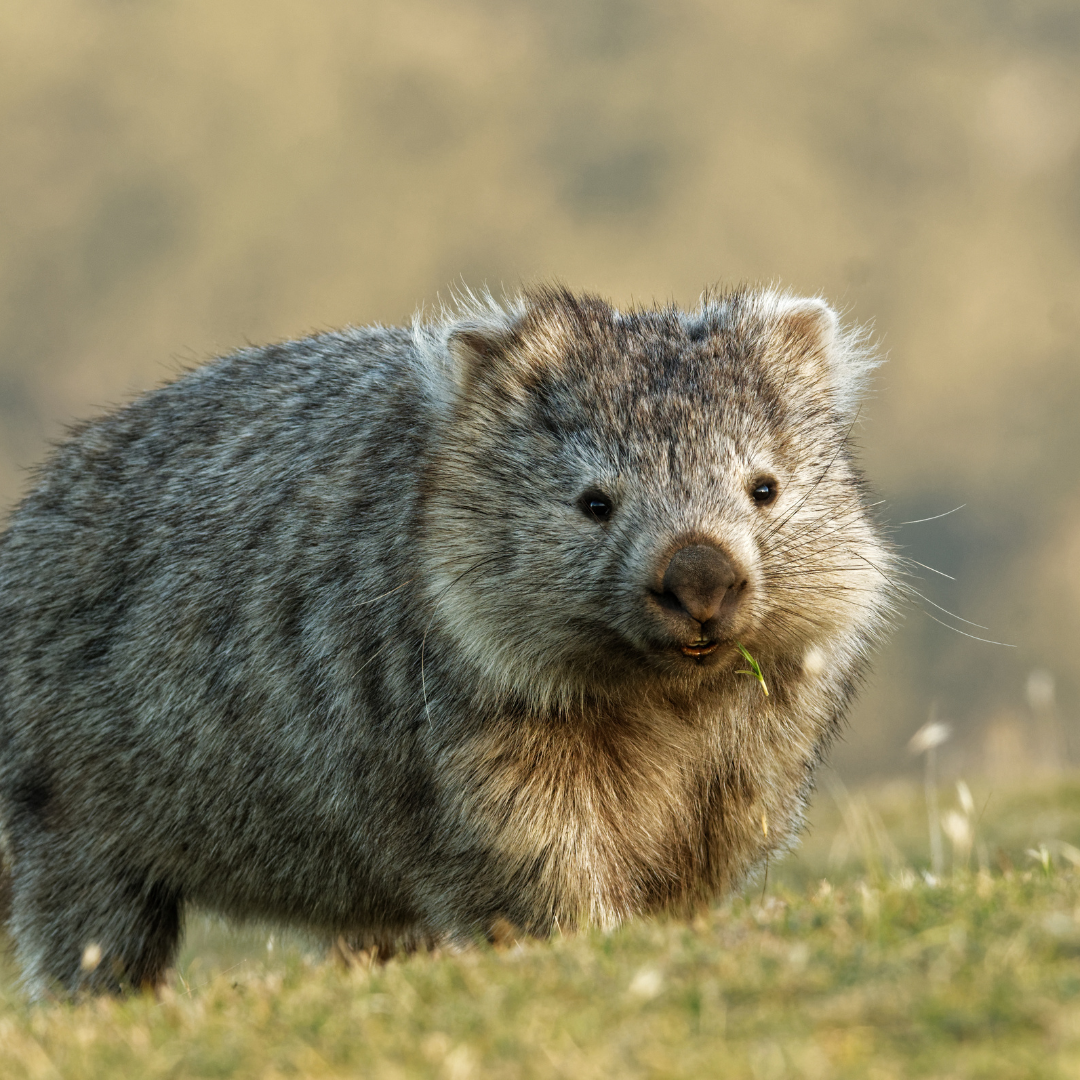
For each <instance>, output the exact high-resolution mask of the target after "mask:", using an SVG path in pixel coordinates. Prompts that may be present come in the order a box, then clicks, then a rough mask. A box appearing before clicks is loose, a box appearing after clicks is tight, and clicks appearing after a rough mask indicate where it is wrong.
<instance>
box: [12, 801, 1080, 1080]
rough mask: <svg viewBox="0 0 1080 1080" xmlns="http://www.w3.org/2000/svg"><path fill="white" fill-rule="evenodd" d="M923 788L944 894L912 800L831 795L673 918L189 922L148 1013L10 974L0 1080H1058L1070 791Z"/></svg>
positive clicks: (1076, 1048)
mask: <svg viewBox="0 0 1080 1080" xmlns="http://www.w3.org/2000/svg"><path fill="white" fill-rule="evenodd" d="M941 795H942V802H943V805H944V806H945V807H946V808H947V812H956V813H963V812H964V808H963V805H962V804H963V802H965V801H966V802H967V805H968V807H969V808H972V813H971V815H970V816H971V819H972V820H971V821H970V838H971V842H970V843H966V844H965V843H962V842H961V843H954V845H953V851H952V855H953V858H954V862H955V865H952V866H947V867H946V871H945V873H944V874H942V875H941V877H940V878H939V879H935V878H933V877H932V876H929V875H928V873H927V867H928V861H927V854H926V852H927V841H926V835H927V834H926V813H925V808H924V805H923V802H922V799H921V791H919V790H917V789H915V788H914V787H905V786H893V787H889V788H883V789H878V790H876V791H874V792H873V793H869V792H856V793H851V794H849V793H847V792H845V791H844V790H843V789H842V788H841V787H839V785H838V784H835V783H834V785H833V788H832V791H831V793H830V792H829V791H827V790H826V791H825V792H823V796H822V798H821V799H819V804H818V806H817V808H816V811H815V825H814V828H813V829H812V831H811V832H810V834H809V836H808V838H807V842H806V845H805V847H804V849H803V850H802V852H801V853H800V854H799V855H798V856H795V857H791V858H789V859H788V860H786V861H785V862H784V863H782V864H780V865H774V866H773V867H772V868H771V869H770V874H769V881H768V883H767V884H764V883H762V882H760V881H759V882H758V883H757V884H756V885H755V886H754V887H753V888H752V889H749V890H748V891H747V892H746V893H745V894H744V895H743V896H740V897H737V898H734V899H732V900H730V901H728V902H726V903H724V904H721V905H719V906H717V907H715V908H714V909H712V910H710V911H708V912H706V913H703V914H701V915H700V916H699V917H697V918H696V919H694V920H692V921H690V922H685V921H679V920H673V919H670V920H669V919H664V920H640V921H637V922H635V923H632V924H631V925H629V926H626V927H624V928H622V929H621V930H619V931H618V932H616V933H613V934H608V935H605V934H600V933H592V934H583V935H580V936H577V937H567V938H556V939H554V940H552V941H550V942H530V943H526V944H523V945H516V946H513V947H511V948H509V949H506V950H495V949H491V948H482V949H477V950H473V951H471V952H467V953H461V954H453V955H441V956H429V955H418V956H414V957H412V958H410V959H407V960H403V961H395V962H391V963H389V964H387V965H386V966H384V967H377V968H366V967H362V966H361V967H354V968H351V969H350V968H345V967H343V966H340V965H336V964H331V963H325V962H324V960H323V957H324V955H325V952H324V950H323V948H322V947H321V946H320V945H318V943H315V942H310V941H307V940H305V939H303V938H301V937H297V936H293V935H282V934H280V932H278V933H275V935H274V936H273V938H272V939H271V937H270V932H269V931H268V930H265V929H258V930H256V929H252V928H248V929H246V930H241V931H231V930H229V929H228V928H227V927H226V926H224V925H223V924H221V923H220V922H217V921H215V920H210V919H207V918H203V917H196V918H194V919H193V920H192V922H191V926H190V932H189V937H188V943H187V945H186V947H185V950H184V953H183V956H182V958H181V962H180V965H179V967H178V971H177V973H176V975H175V976H174V977H173V978H172V980H171V981H170V983H169V985H168V987H167V989H166V990H165V992H164V993H163V994H162V995H161V996H160V998H158V999H154V998H152V997H136V998H133V999H129V1000H122V1001H116V1000H111V999H106V1000H96V1001H87V1002H81V1003H77V1004H74V1005H72V1004H46V1005H42V1006H36V1007H35V1006H28V1005H26V1003H25V1002H24V1001H23V1000H22V998H21V996H20V995H19V993H18V991H17V989H16V987H15V983H16V978H17V975H16V972H15V971H14V969H13V968H12V967H11V966H10V964H9V966H7V967H6V968H4V970H3V972H2V974H0V1076H3V1077H5V1078H6V1077H12V1078H19V1077H54V1076H63V1077H87V1078H103V1077H114V1076H123V1077H128V1076H131V1077H136V1076H138V1077H165V1076H169V1077H189V1076H190V1077H225V1076H235V1077H278V1076H280V1077H285V1076H303V1077H345V1076H365V1077H367V1076H371V1077H413V1076H417V1077H427V1076H431V1077H447V1078H452V1080H463V1078H466V1077H470V1076H476V1077H480V1076H484V1077H487V1076H493V1077H503V1076H505V1077H568V1076H569V1077H579V1076H581V1077H590V1076H596V1077H620V1078H621V1077H638V1076H640V1077H699V1076H723V1077H725V1078H726V1077H744V1076H745V1077H752V1078H754V1080H761V1078H772V1077H776V1078H779V1077H788V1076H792V1077H808V1078H815V1077H821V1078H824V1077H847V1076H852V1077H855V1076H859V1077H862V1076H872V1077H880V1078H886V1077H894V1076H895V1077H909V1076H950V1077H951V1076H956V1077H1003V1078H1004V1077H1009V1078H1013V1077H1026V1076H1031V1077H1054V1076H1062V1077H1066V1076H1075V1075H1077V1074H1078V1073H1080V874H1078V873H1077V872H1076V870H1075V869H1074V867H1073V863H1072V858H1073V856H1076V857H1078V858H1080V852H1078V851H1077V849H1076V847H1074V845H1076V844H1077V842H1078V841H1080V782H1078V781H1076V780H1069V781H1063V782H1060V783H1045V784H1042V785H1041V786H1039V787H1038V788H1037V789H1034V790H1029V791H1022V792H1016V791H1013V792H1007V793H1006V792H990V791H987V790H979V789H978V788H977V787H976V790H975V791H974V792H973V793H972V798H971V799H969V800H963V799H961V798H960V796H959V794H958V793H957V794H954V792H953V791H952V790H946V789H944V788H943V790H942V793H941ZM954 802H955V803H956V806H957V809H956V810H955V811H951V810H950V809H949V808H951V806H952V803H954ZM955 835H956V837H957V838H958V840H959V841H963V839H964V836H965V834H964V833H963V831H962V830H959V829H957V830H955ZM928 878H929V879H928ZM268 946H270V947H269V948H268Z"/></svg>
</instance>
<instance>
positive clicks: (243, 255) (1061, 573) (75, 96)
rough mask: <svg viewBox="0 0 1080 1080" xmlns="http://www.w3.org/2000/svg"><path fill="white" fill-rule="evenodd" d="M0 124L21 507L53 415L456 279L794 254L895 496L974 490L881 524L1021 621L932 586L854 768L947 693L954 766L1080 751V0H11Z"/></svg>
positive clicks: (860, 731) (1, 333)
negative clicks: (837, 334) (836, 339)
mask: <svg viewBox="0 0 1080 1080" xmlns="http://www.w3.org/2000/svg"><path fill="white" fill-rule="evenodd" d="M0 130H2V131H3V140H2V143H0V153H2V154H3V165H4V167H3V168H2V169H0V499H2V500H3V503H4V504H5V505H8V506H10V505H11V504H12V503H13V502H14V500H15V499H16V498H17V497H18V495H19V493H20V492H21V491H22V490H23V489H24V487H25V484H26V482H27V480H26V476H25V473H24V471H23V469H24V468H25V467H26V466H29V465H31V464H32V463H33V462H35V461H36V460H38V459H40V458H41V457H42V455H43V454H44V453H45V450H46V441H47V440H48V439H53V438H55V437H57V436H58V435H60V433H61V431H62V427H63V425H64V424H66V423H68V422H70V421H71V420H73V419H75V418H77V417H82V416H86V415H88V414H92V413H93V412H94V411H95V410H97V409H99V408H102V407H105V406H108V405H110V404H113V403H116V402H120V401H123V400H126V399H127V398H129V397H130V396H131V395H132V394H133V393H135V392H137V391H138V390H140V389H142V388H145V387H148V386H152V385H154V384H156V383H158V382H160V381H161V380H163V379H165V378H167V377H169V376H170V374H171V373H173V372H175V371H176V370H177V369H178V368H179V367H181V366H183V365H187V364H191V363H194V362H198V361H200V360H202V359H204V358H206V357H208V356H211V355H213V354H216V353H218V352H221V351H224V350H228V349H230V348H233V347H235V346H238V345H241V344H243V343H244V342H246V341H249V340H250V341H265V340H270V339H274V338H278V337H283V336H296V335H301V334H304V333H307V332H309V331H311V330H314V329H320V328H324V327H328V326H334V325H339V324H342V323H345V322H354V323H364V322H369V321H374V320H379V321H382V322H398V321H400V320H403V319H406V318H408V317H409V316H410V315H411V314H412V312H413V311H414V309H415V308H416V307H417V306H418V305H421V304H428V305H430V304H432V303H434V302H435V301H436V299H437V297H439V296H440V295H441V296H443V297H445V296H446V295H447V290H448V288H449V287H451V286H453V285H454V284H455V283H456V282H460V281H464V282H465V283H467V284H469V285H471V286H478V285H483V284H485V283H487V284H488V285H490V286H492V287H493V288H494V289H496V290H498V289H499V288H500V287H502V286H504V285H505V286H506V287H508V288H514V287H515V286H516V285H518V284H519V283H521V282H526V281H533V280H536V279H539V278H548V277H554V276H557V277H559V278H561V279H562V280H564V281H566V282H567V283H568V284H570V285H572V286H574V287H580V288H591V289H595V290H597V291H599V292H601V293H603V294H605V295H607V296H609V297H611V298H613V299H614V300H615V301H617V302H619V303H630V302H651V301H652V300H653V299H657V300H660V301H666V300H668V299H675V300H677V301H678V302H680V303H683V304H693V303H694V302H695V301H696V298H697V296H698V294H699V292H700V290H701V289H702V287H703V286H705V285H708V284H711V283H716V282H717V281H719V282H721V283H728V284H731V283H736V282H739V281H742V280H753V281H781V282H783V283H784V284H785V285H788V286H790V287H792V288H794V289H797V290H799V291H801V292H809V293H815V292H818V291H820V292H822V293H824V294H825V295H826V296H828V297H829V298H831V299H832V300H834V301H835V302H836V303H838V304H840V305H841V306H843V307H845V308H846V309H847V310H848V312H849V314H850V316H851V317H853V318H855V319H858V320H863V321H871V320H872V321H874V322H875V324H876V326H877V329H878V331H879V333H880V334H881V336H882V337H883V339H884V345H885V347H886V349H887V350H888V352H889V354H890V363H889V364H888V366H887V367H886V368H885V369H884V370H883V374H882V376H881V379H880V380H879V384H878V388H877V393H876V395H875V397H874V398H873V399H872V400H871V401H870V402H869V403H868V405H867V407H866V408H865V410H864V414H863V419H864V421H865V423H864V425H863V426H862V428H861V430H860V433H859V437H860V440H861V441H862V442H863V443H864V444H865V461H866V466H867V471H868V473H869V475H870V476H871V477H872V478H873V481H874V485H875V487H876V489H877V490H878V491H879V492H880V493H881V494H882V496H883V497H884V498H885V499H886V507H885V510H884V513H885V515H886V516H887V517H888V519H889V520H891V521H893V522H897V523H898V522H901V521H908V520H913V519H919V518H925V517H929V516H931V515H933V514H936V513H940V512H943V511H945V510H949V509H951V508H952V507H954V506H957V505H959V504H961V503H965V504H966V508H965V509H964V510H962V511H959V512H958V513H956V514H953V515H952V516H950V517H947V518H943V519H941V520H940V521H935V522H930V523H926V524H922V525H911V526H903V527H900V528H898V532H897V536H898V539H899V541H900V542H901V543H902V544H903V545H904V547H905V550H906V552H907V553H908V554H910V555H911V556H912V557H913V558H915V559H917V560H919V561H920V562H923V563H927V564H929V565H932V566H934V567H936V568H937V569H939V570H942V571H944V572H946V573H948V574H951V575H953V577H955V578H956V580H955V581H950V580H949V579H947V578H943V577H939V576H937V575H934V574H931V573H929V572H927V573H926V574H925V575H924V576H925V581H924V583H923V585H922V586H921V587H922V589H923V591H924V592H926V594H927V595H928V596H929V597H930V598H931V599H933V600H934V602H935V603H938V604H941V605H942V606H944V607H948V608H950V609H951V610H952V611H955V612H957V613H958V614H959V615H961V616H962V617H964V618H966V619H970V620H972V621H973V622H976V623H979V624H982V625H984V626H986V627H988V628H989V631H988V632H984V631H981V630H979V629H976V628H972V627H969V626H966V625H965V624H958V625H959V626H960V627H961V628H963V629H965V630H967V631H968V632H971V633H974V634H976V635H979V636H983V637H989V638H993V639H995V640H1001V641H1006V642H1009V643H1012V644H1015V645H1016V646H1018V647H1017V648H1015V649H1003V648H1000V647H997V646H991V645H982V644H978V643H976V642H973V641H971V640H969V639H968V638H965V637H962V636H960V635H959V634H957V633H955V632H954V631H952V630H947V629H945V628H944V627H942V626H939V625H938V624H936V623H934V622H932V621H931V620H930V619H929V618H927V617H926V616H924V615H923V614H921V613H919V611H918V606H919V605H917V606H916V607H914V608H913V609H912V610H911V612H910V613H909V614H908V615H907V617H906V619H905V621H904V624H903V626H902V628H901V631H900V633H899V635H898V638H897V640H896V641H895V642H894V643H893V644H892V645H891V646H890V647H889V648H888V650H886V652H885V653H884V654H883V656H882V659H881V662H880V664H879V668H878V673H877V675H876V676H875V678H874V681H873V683H872V685H871V686H870V688H869V690H868V692H867V693H866V694H865V695H864V697H863V700H862V702H861V704H860V706H859V708H858V710H857V713H856V716H855V718H854V724H853V727H852V731H851V734H850V736H849V738H848V740H847V742H846V743H845V745H844V746H843V747H841V748H840V752H839V761H840V762H841V763H842V765H843V767H844V770H845V772H846V773H847V774H848V775H853V774H855V773H859V772H862V773H866V772H878V773H887V772H895V771H898V770H902V769H906V768H909V767H911V766H913V765H914V764H915V763H914V761H913V759H911V758H910V756H909V755H908V754H907V753H906V751H905V749H904V747H905V744H906V742H907V739H908V738H909V736H910V735H911V733H912V732H913V731H914V730H915V729H916V728H917V727H919V726H920V725H921V724H922V723H923V722H924V720H925V719H926V716H927V713H928V710H929V708H930V706H931V704H932V703H933V702H935V701H936V702H937V704H938V709H939V713H940V715H942V716H946V717H948V718H949V719H950V720H952V721H953V723H954V726H955V729H956V733H957V734H956V737H955V738H954V739H953V741H952V742H951V743H950V744H949V746H948V747H947V748H946V751H947V754H946V757H948V755H949V754H951V755H952V763H951V765H950V764H949V762H948V760H946V761H945V762H943V765H944V766H945V771H946V772H948V771H949V768H952V769H953V770H955V769H956V768H958V767H960V766H963V767H965V768H967V769H968V770H969V771H970V770H972V769H976V768H979V769H981V768H982V767H983V766H984V765H985V766H986V767H987V768H994V767H997V766H996V765H995V764H994V763H995V762H996V763H998V764H1001V765H1002V766H1003V767H1006V768H1013V769H1019V770H1023V769H1027V768H1030V767H1036V766H1040V767H1047V768H1053V767H1056V766H1057V765H1060V764H1061V762H1062V761H1063V760H1066V759H1068V758H1070V757H1071V758H1072V760H1073V761H1076V760H1077V758H1080V726H1078V724H1077V705H1078V691H1080V659H1078V657H1080V653H1078V651H1077V649H1076V647H1075V642H1076V641H1077V636H1078V631H1080V617H1078V615H1080V491H1078V489H1077V484H1076V480H1075V462H1076V461H1077V460H1078V459H1080V425H1077V424H1076V422H1075V419H1074V414H1075V412H1076V406H1077V403H1078V401H1080V364H1078V362H1077V361H1078V356H1077V340H1078V338H1080V204H1078V202H1077V198H1076V193H1077V191H1078V185H1080V7H1078V6H1077V4H1076V3H1075V0H997V2H994V3H985V2H983V0H948V2H944V3H929V2H927V0H917V2H913V3H903V4H902V3H898V2H872V3H866V2H856V0H768V2H766V3H760V4H751V3H721V2H718V0H671V2H670V3H664V4H660V3H656V2H647V0H596V2H593V3H578V2H576V0H501V2H498V3H496V2H494V0H452V2H444V0H393V2H390V0H365V2H364V3H349V2H346V0H325V2H323V3H320V4H316V5H300V4H296V3H292V2H288V0H261V2H260V3H257V4H256V3H253V2H250V0H236V2H233V3H229V4H220V3H211V2H208V0H190V2H187V3H183V4H180V3H176V2H175V0H152V2H151V0H146V2H139V3H135V2H131V0H8V2H7V3H5V4H4V5H3V7H2V8H0ZM928 610H929V611H931V612H933V613H934V614H935V615H937V616H939V617H941V618H943V619H944V618H946V617H945V616H943V615H941V613H940V612H937V611H936V610H935V609H934V608H929V609H928ZM946 621H948V620H947V619H946ZM1035 669H1039V670H1043V671H1045V672H1048V673H1049V674H1050V675H1052V676H1053V678H1054V683H1053V690H1052V695H1051V698H1052V700H1051V702H1050V704H1049V705H1046V706H1038V707H1036V706H1033V705H1032V704H1031V701H1030V699H1029V696H1028V695H1026V694H1025V686H1026V684H1027V680H1028V676H1029V674H1030V673H1031V672H1032V671H1033V670H1035ZM1039 709H1042V712H1041V713H1039V712H1038V710H1039ZM1051 713H1052V714H1053V715H1052V716H1051V715H1050V714H1051ZM1033 723H1034V724H1035V725H1036V727H1037V726H1038V725H1039V724H1042V725H1043V726H1044V727H1046V726H1047V725H1051V726H1054V725H1056V728H1055V730H1056V731H1057V733H1058V734H1057V735H1056V736H1055V739H1056V742H1054V740H1051V742H1053V745H1054V746H1056V747H1057V750H1056V751H1055V753H1056V758H1055V756H1054V754H1051V753H1049V751H1047V750H1046V747H1045V746H1043V745H1042V744H1039V743H1038V740H1037V739H1035V737H1034V735H1033V734H1032V724H1033ZM1044 741H1045V740H1044ZM1047 745H1049V744H1047Z"/></svg>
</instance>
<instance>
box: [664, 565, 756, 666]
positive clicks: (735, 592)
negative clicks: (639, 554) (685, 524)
mask: <svg viewBox="0 0 1080 1080" xmlns="http://www.w3.org/2000/svg"><path fill="white" fill-rule="evenodd" d="M746 584H747V576H746V574H745V572H744V571H743V569H742V567H740V566H739V565H738V563H736V562H735V560H733V559H732V558H731V557H730V556H729V555H728V554H727V552H725V551H724V550H723V549H722V548H720V547H718V546H717V545H715V544H687V545H686V546H685V547H681V548H679V549H678V550H677V551H676V552H675V553H674V554H673V555H672V556H671V558H670V559H669V560H668V564H667V566H666V567H665V568H664V574H663V578H662V580H661V583H660V590H659V592H656V593H654V596H655V599H656V601H657V603H658V604H659V606H660V608H661V609H662V611H663V612H664V623H665V624H666V626H667V627H668V629H669V630H670V631H671V632H672V633H673V634H674V636H675V637H676V638H677V639H678V640H679V642H680V644H685V645H690V644H693V643H695V642H697V643H705V642H709V643H712V642H714V641H715V640H716V638H717V637H718V636H719V635H720V633H721V632H722V631H723V630H724V629H727V628H729V627H730V626H731V624H732V622H733V621H734V619H735V616H736V612H737V610H738V607H739V604H740V600H741V598H742V595H743V593H744V592H745V590H746ZM695 655H696V654H695Z"/></svg>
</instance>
